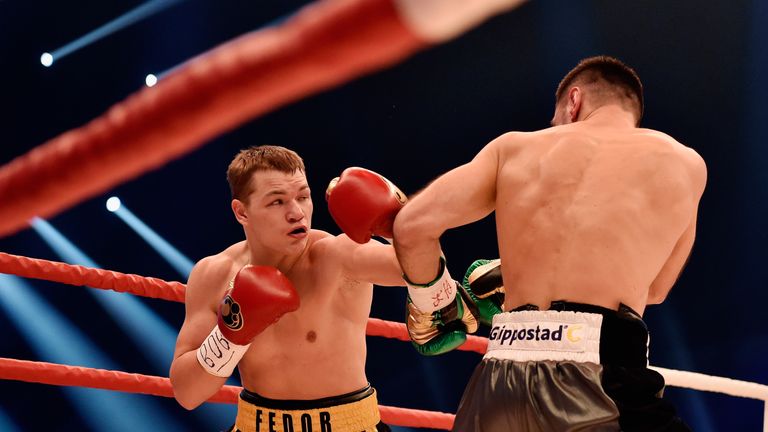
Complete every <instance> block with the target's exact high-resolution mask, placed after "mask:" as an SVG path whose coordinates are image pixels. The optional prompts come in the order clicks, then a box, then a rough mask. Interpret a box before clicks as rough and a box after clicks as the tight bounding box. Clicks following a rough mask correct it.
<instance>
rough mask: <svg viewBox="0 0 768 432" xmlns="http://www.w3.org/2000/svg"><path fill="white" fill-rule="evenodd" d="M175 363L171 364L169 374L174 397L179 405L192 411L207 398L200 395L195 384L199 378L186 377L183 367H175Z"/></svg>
mask: <svg viewBox="0 0 768 432" xmlns="http://www.w3.org/2000/svg"><path fill="white" fill-rule="evenodd" d="M175 363H176V362H174V364H173V365H171V371H170V374H169V378H170V381H171V388H172V389H173V397H174V399H176V402H178V403H179V405H181V406H182V407H184V408H185V409H187V410H190V411H191V410H193V409H195V408H197V407H199V406H200V404H202V403H203V402H205V400H206V398H204V397H202V396H201V395H200V391H198V389H197V388H196V387H195V385H194V382H195V381H199V380H195V379H194V377H189V376H187V377H185V376H184V375H185V374H184V373H182V371H181V370H180V369H181V368H179V367H178V366H177V367H174V365H175Z"/></svg>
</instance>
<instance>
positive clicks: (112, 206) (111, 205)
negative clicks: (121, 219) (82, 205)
mask: <svg viewBox="0 0 768 432" xmlns="http://www.w3.org/2000/svg"><path fill="white" fill-rule="evenodd" d="M119 208H120V198H118V197H115V196H113V197H110V198H109V199H108V200H107V210H109V211H111V212H115V211H117V209H119Z"/></svg>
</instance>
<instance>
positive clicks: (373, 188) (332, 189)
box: [325, 167, 407, 243]
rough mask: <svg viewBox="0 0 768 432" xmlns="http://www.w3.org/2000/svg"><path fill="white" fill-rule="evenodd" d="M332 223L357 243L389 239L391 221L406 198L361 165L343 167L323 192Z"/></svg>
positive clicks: (387, 181)
mask: <svg viewBox="0 0 768 432" xmlns="http://www.w3.org/2000/svg"><path fill="white" fill-rule="evenodd" d="M325 199H326V201H328V210H329V211H330V213H331V216H332V217H333V220H334V221H336V224H337V225H338V226H339V228H341V230H342V231H344V233H345V234H346V235H347V236H349V238H351V239H352V240H354V241H356V242H357V243H366V242H368V241H369V240H370V239H371V236H380V237H385V238H388V239H391V238H392V224H393V223H394V222H395V216H396V215H397V212H399V211H400V209H401V208H402V207H403V206H404V205H405V203H406V201H407V198H406V197H405V194H403V193H402V192H401V191H400V189H398V188H397V187H396V186H395V185H394V184H392V182H390V181H389V180H387V179H385V178H384V177H382V176H381V175H379V174H376V173H375V172H373V171H370V170H367V169H364V168H357V167H352V168H347V169H345V170H344V172H342V173H341V176H339V177H336V178H335V179H333V180H331V183H330V184H329V185H328V189H327V190H326V192H325Z"/></svg>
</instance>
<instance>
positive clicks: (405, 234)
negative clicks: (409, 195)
mask: <svg viewBox="0 0 768 432" xmlns="http://www.w3.org/2000/svg"><path fill="white" fill-rule="evenodd" d="M434 228H435V224H433V223H431V222H430V217H429V215H428V214H425V213H423V212H419V211H415V210H414V208H413V207H410V208H409V206H407V205H406V206H405V207H404V208H403V210H401V211H400V213H399V214H398V215H397V218H395V224H394V227H393V230H392V231H393V234H394V237H395V243H396V244H398V245H400V246H409V245H413V244H419V243H421V242H423V241H427V240H433V239H437V238H439V237H440V234H441V233H439V232H436V230H435V229H434Z"/></svg>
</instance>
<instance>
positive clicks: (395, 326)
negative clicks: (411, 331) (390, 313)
mask: <svg viewBox="0 0 768 432" xmlns="http://www.w3.org/2000/svg"><path fill="white" fill-rule="evenodd" d="M365 333H366V334H367V335H368V336H381V337H385V338H389V339H399V340H401V341H405V342H410V341H411V339H410V338H409V337H408V330H407V329H406V328H405V324H403V323H398V322H392V321H384V320H380V319H378V318H368V325H367V326H366V327H365ZM456 349H458V350H460V351H473V352H477V353H480V354H485V351H487V349H488V338H484V337H478V336H472V335H467V341H466V342H464V344H463V345H461V346H460V347H458V348H456Z"/></svg>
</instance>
